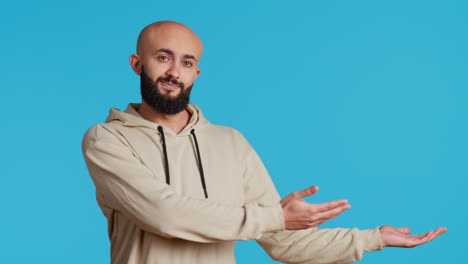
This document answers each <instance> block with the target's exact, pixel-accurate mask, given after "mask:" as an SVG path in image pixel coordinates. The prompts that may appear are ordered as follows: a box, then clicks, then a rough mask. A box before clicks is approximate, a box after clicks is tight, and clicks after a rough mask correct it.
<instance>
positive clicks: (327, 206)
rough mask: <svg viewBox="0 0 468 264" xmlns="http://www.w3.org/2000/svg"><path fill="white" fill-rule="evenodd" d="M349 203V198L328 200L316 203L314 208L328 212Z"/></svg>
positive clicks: (317, 210)
mask: <svg viewBox="0 0 468 264" xmlns="http://www.w3.org/2000/svg"><path fill="white" fill-rule="evenodd" d="M345 204H348V200H346V199H342V200H336V201H331V202H326V203H321V204H314V205H313V207H314V210H316V212H326V211H329V210H333V209H335V208H337V207H339V206H342V205H345Z"/></svg>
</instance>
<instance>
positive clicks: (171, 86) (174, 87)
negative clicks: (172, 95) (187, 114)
mask: <svg viewBox="0 0 468 264" xmlns="http://www.w3.org/2000/svg"><path fill="white" fill-rule="evenodd" d="M160 83H161V84H162V86H163V88H164V89H166V90H169V91H175V90H177V89H179V88H180V87H179V85H177V84H173V83H171V82H165V81H160Z"/></svg>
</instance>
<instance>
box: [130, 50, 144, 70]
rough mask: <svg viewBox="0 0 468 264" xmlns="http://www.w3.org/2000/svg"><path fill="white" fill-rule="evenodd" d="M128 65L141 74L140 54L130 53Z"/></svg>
mask: <svg viewBox="0 0 468 264" xmlns="http://www.w3.org/2000/svg"><path fill="white" fill-rule="evenodd" d="M129 61H130V66H131V67H132V69H133V71H134V72H135V73H136V74H138V75H140V74H141V65H142V64H141V59H140V55H138V54H132V55H130V59H129Z"/></svg>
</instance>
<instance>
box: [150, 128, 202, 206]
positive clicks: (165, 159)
mask: <svg viewBox="0 0 468 264" xmlns="http://www.w3.org/2000/svg"><path fill="white" fill-rule="evenodd" d="M158 131H159V133H160V134H161V138H162V145H163V153H164V168H165V171H166V183H167V184H169V185H170V184H171V183H170V176H169V160H168V158H167V149H166V138H165V137H164V130H163V128H162V126H158ZM190 133H191V134H192V136H193V139H194V140H195V148H196V149H197V160H198V170H199V171H200V178H201V183H202V187H203V192H204V193H205V198H208V192H207V190H206V183H205V174H204V173H203V165H202V161H201V156H200V148H199V147H198V141H197V136H195V129H192V130H191V131H190Z"/></svg>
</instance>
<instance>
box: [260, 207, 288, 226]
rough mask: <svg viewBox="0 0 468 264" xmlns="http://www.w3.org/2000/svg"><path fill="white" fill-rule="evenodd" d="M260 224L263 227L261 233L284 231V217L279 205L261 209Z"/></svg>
mask: <svg viewBox="0 0 468 264" xmlns="http://www.w3.org/2000/svg"><path fill="white" fill-rule="evenodd" d="M261 218H262V219H261V222H262V223H264V225H263V233H266V232H274V231H283V230H284V228H285V227H284V216H283V208H282V207H281V204H279V203H278V204H277V205H274V206H268V207H263V210H262V216H261Z"/></svg>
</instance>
